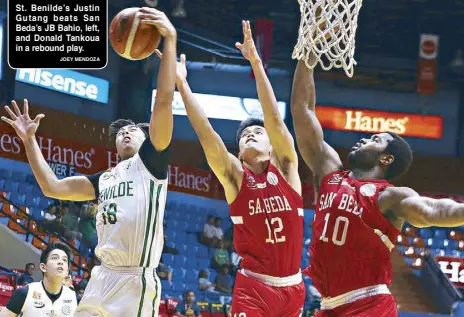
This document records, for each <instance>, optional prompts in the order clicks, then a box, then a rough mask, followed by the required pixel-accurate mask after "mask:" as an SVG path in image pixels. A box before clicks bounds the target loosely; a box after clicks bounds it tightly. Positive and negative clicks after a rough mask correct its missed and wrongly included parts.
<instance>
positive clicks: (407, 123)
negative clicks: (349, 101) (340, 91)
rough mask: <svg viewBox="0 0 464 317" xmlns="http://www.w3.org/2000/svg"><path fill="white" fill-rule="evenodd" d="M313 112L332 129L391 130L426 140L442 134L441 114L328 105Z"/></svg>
mask: <svg viewBox="0 0 464 317" xmlns="http://www.w3.org/2000/svg"><path fill="white" fill-rule="evenodd" d="M316 115H317V118H318V119H319V121H320V123H321V125H322V127H323V128H327V129H333V130H341V131H354V132H367V133H382V132H387V131H391V132H395V133H397V134H400V135H404V136H411V137H419V138H427V139H441V138H442V134H443V119H442V118H441V117H440V116H428V115H419V114H410V113H400V112H387V111H374V110H364V109H349V108H341V107H327V106H316Z"/></svg>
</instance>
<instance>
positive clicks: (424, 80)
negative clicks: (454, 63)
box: [417, 34, 439, 95]
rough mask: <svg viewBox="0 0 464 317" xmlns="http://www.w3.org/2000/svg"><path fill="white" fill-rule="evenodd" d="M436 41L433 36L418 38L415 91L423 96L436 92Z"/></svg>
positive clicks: (427, 35)
mask: <svg viewBox="0 0 464 317" xmlns="http://www.w3.org/2000/svg"><path fill="white" fill-rule="evenodd" d="M438 40H439V38H438V36H437V35H433V34H421V36H420V44H419V65H418V74H417V91H418V92H419V93H420V94H423V95H433V94H434V93H435V91H436V81H437V56H438Z"/></svg>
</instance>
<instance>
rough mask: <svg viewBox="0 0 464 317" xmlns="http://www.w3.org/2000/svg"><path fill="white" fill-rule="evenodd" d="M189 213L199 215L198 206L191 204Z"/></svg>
mask: <svg viewBox="0 0 464 317" xmlns="http://www.w3.org/2000/svg"><path fill="white" fill-rule="evenodd" d="M188 213H189V214H197V213H198V206H197V205H193V204H190V205H189V206H188Z"/></svg>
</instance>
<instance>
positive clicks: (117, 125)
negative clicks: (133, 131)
mask: <svg viewBox="0 0 464 317" xmlns="http://www.w3.org/2000/svg"><path fill="white" fill-rule="evenodd" d="M128 125H135V126H137V127H139V128H140V129H141V130H142V131H143V133H145V136H146V137H148V136H149V131H148V127H149V126H150V125H149V124H148V123H135V122H134V121H132V120H130V119H118V120H116V121H114V122H112V123H111V124H110V131H109V132H110V135H111V136H116V134H118V132H119V130H121V128H123V127H125V126H128Z"/></svg>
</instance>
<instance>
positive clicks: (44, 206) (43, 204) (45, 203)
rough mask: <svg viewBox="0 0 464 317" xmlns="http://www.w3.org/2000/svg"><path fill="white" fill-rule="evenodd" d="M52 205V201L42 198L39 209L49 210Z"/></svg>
mask: <svg viewBox="0 0 464 317" xmlns="http://www.w3.org/2000/svg"><path fill="white" fill-rule="evenodd" d="M51 203H52V200H51V199H49V198H47V197H45V196H42V197H40V200H39V207H40V208H42V209H47V208H48V206H50V204H51Z"/></svg>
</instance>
